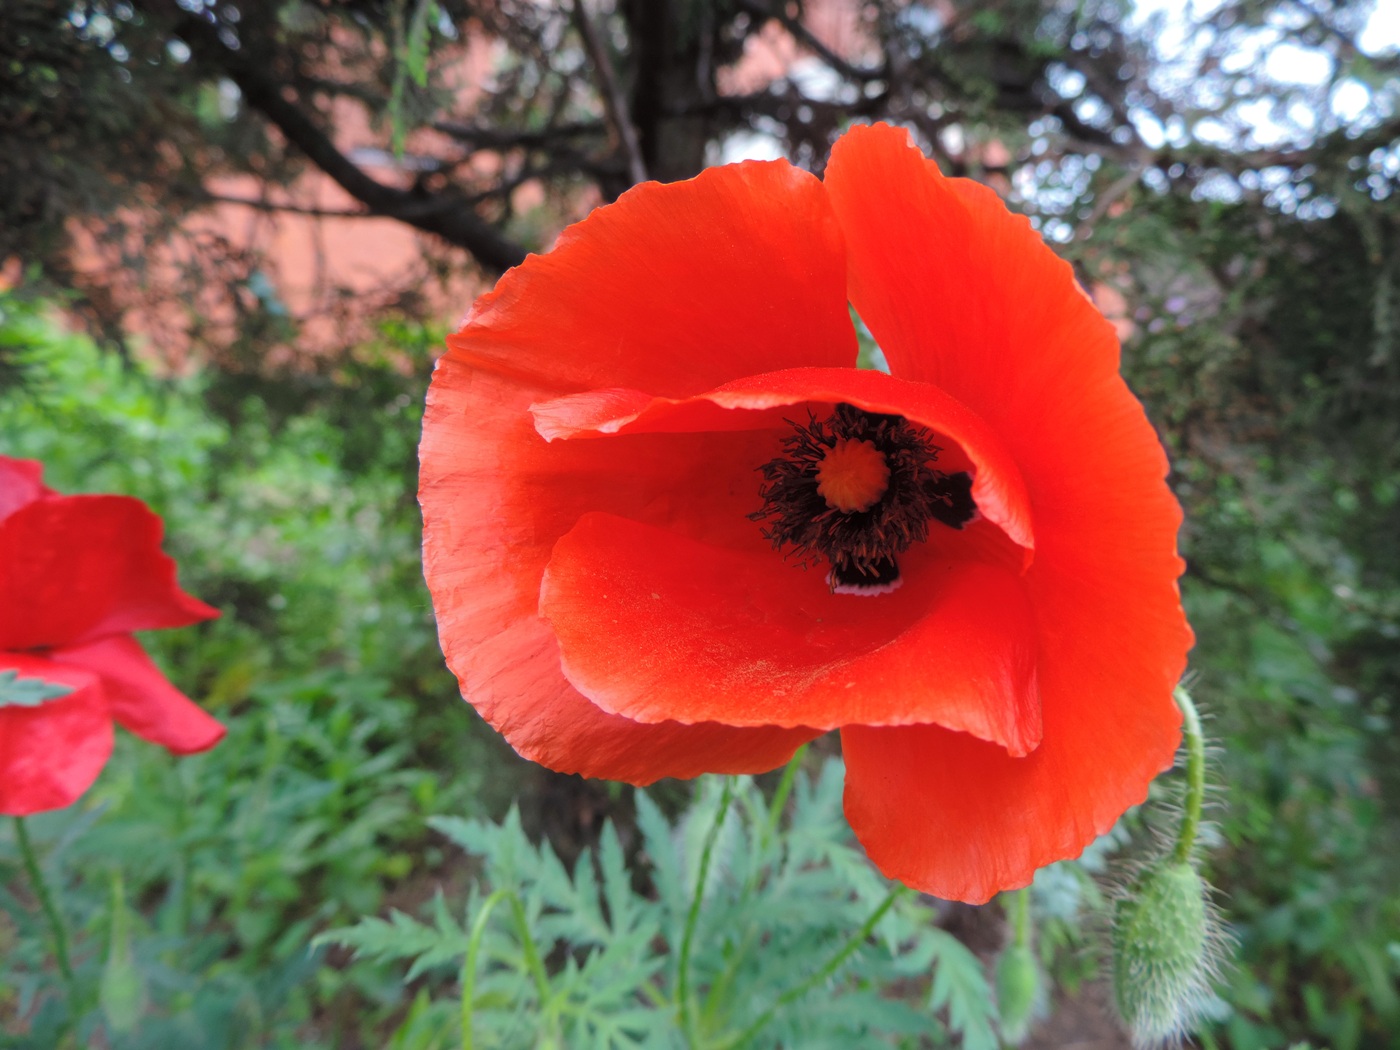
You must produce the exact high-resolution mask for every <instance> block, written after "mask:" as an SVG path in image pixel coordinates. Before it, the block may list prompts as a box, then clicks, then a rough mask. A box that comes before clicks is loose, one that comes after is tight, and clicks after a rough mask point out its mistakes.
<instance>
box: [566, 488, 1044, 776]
mask: <svg viewBox="0 0 1400 1050" xmlns="http://www.w3.org/2000/svg"><path fill="white" fill-rule="evenodd" d="M904 577H905V578H904V584H903V586H901V587H900V588H899V589H898V590H896V591H894V592H893V593H892V594H885V595H879V596H874V597H862V596H855V595H849V594H833V593H832V591H831V588H830V586H829V585H828V584H827V583H826V581H825V580H824V579H823V573H822V572H821V571H820V570H815V571H808V572H803V571H801V570H800V569H799V568H797V567H796V566H794V565H793V564H791V563H790V562H787V561H785V560H784V559H783V558H781V557H780V556H779V555H778V554H777V553H776V552H774V551H772V550H757V551H754V550H746V551H738V550H734V549H732V548H726V547H721V546H715V545H710V544H705V543H702V542H698V541H695V540H690V539H686V538H684V537H681V536H678V535H677V534H675V533H673V532H668V531H666V530H664V529H659V528H656V527H655V526H650V525H642V524H640V523H638V522H634V521H628V520H627V519H625V518H618V517H615V516H613V515H607V514H590V515H586V516H585V517H584V518H583V519H582V520H581V521H580V522H579V523H578V525H577V526H575V528H574V529H573V530H572V531H571V532H570V533H569V534H568V535H567V536H565V537H564V538H563V539H562V540H560V541H559V543H558V544H557V545H556V546H555V548H554V556H553V558H552V559H551V561H550V563H549V570H548V571H547V572H546V574H545V581H544V588H543V590H542V592H541V600H540V611H541V613H542V614H543V615H544V617H545V619H547V620H548V621H549V622H550V624H551V626H552V627H553V628H554V632H555V634H556V636H557V637H558V639H559V649H560V653H561V654H562V657H563V665H564V672H565V674H566V675H567V676H568V678H569V680H570V681H571V682H572V683H573V684H574V685H575V686H577V687H578V688H579V690H580V691H581V692H582V693H583V694H584V695H585V696H587V697H589V698H590V699H591V700H592V701H593V702H594V703H596V704H598V705H599V706H600V707H602V708H604V709H605V710H608V711H612V712H614V713H616V714H621V715H624V716H626V717H628V718H632V719H636V720H638V721H643V722H656V721H662V720H675V721H681V722H722V723H725V724H728V725H736V726H761V725H784V726H814V727H820V728H823V729H832V728H836V727H839V726H842V725H847V724H849V723H851V722H861V723H869V724H874V725H904V724H909V723H915V722H934V723H937V724H940V725H944V726H948V727H949V728H953V729H959V730H963V731H965V732H968V733H972V734H974V735H976V736H979V737H981V738H983V739H986V740H991V741H994V742H996V743H997V744H998V745H1000V746H1002V747H1004V748H1006V749H1008V750H1009V751H1011V752H1012V753H1014V754H1025V753H1026V752H1027V751H1029V750H1031V749H1032V748H1034V747H1035V745H1036V744H1037V743H1038V742H1039V737H1040V712H1039V702H1038V699H1037V696H1036V687H1035V656H1036V653H1035V636H1034V633H1033V631H1032V625H1031V619H1030V611H1029V608H1028V606H1027V603H1026V599H1025V595H1024V592H1023V591H1022V589H1021V585H1020V580H1019V579H1018V577H1017V576H1016V575H1015V573H1014V572H1011V571H1009V570H1008V569H1006V568H1003V567H1000V566H995V565H989V564H986V563H982V562H975V561H959V560H954V559H947V558H941V559H940V558H937V556H936V555H935V556H931V557H926V558H910V559H908V563H907V565H906V568H905V572H904Z"/></svg>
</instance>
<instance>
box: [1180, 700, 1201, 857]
mask: <svg viewBox="0 0 1400 1050" xmlns="http://www.w3.org/2000/svg"><path fill="white" fill-rule="evenodd" d="M1174 695H1175V696H1176V704H1177V706H1178V707H1180V708H1181V714H1182V719H1183V725H1182V727H1181V731H1182V735H1183V736H1184V737H1185V738H1186V805H1185V807H1184V808H1185V811H1186V812H1185V815H1184V816H1183V817H1182V820H1181V830H1180V832H1179V833H1178V834H1177V837H1176V849H1175V850H1174V851H1173V853H1172V859H1173V860H1174V861H1176V862H1177V863H1178V864H1185V863H1186V862H1187V861H1189V860H1190V859H1191V851H1192V850H1193V849H1195V847H1196V832H1197V831H1198V830H1199V829H1200V826H1201V809H1202V808H1203V807H1204V805H1205V794H1206V742H1205V736H1204V735H1203V734H1202V733H1201V717H1200V715H1199V714H1197V713H1196V705H1195V704H1194V703H1192V701H1191V695H1190V694H1189V693H1188V692H1187V691H1186V690H1185V689H1182V688H1179V687H1178V688H1177V690H1176V693H1175V694H1174Z"/></svg>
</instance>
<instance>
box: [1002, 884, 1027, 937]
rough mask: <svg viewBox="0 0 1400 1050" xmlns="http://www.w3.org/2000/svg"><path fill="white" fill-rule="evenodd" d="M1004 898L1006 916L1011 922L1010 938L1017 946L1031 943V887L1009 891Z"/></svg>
mask: <svg viewBox="0 0 1400 1050" xmlns="http://www.w3.org/2000/svg"><path fill="white" fill-rule="evenodd" d="M1002 896H1003V897H1004V898H1006V901H1005V904H1006V917H1007V919H1008V920H1009V921H1010V922H1011V940H1012V943H1013V944H1015V945H1016V946H1017V947H1018V948H1024V947H1028V946H1029V945H1030V943H1031V888H1030V887H1029V886H1026V887H1024V888H1022V889H1019V890H1012V891H1011V892H1010V893H1004V894H1002Z"/></svg>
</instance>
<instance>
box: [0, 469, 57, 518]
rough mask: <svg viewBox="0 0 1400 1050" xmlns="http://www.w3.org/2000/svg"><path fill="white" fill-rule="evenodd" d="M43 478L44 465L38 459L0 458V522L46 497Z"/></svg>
mask: <svg viewBox="0 0 1400 1050" xmlns="http://www.w3.org/2000/svg"><path fill="white" fill-rule="evenodd" d="M43 478H44V465H43V464H42V463H40V462H39V461H38V460H37V459H11V458H10V457H9V456H0V520H3V519H4V518H7V517H9V516H10V515H11V514H13V513H14V512H15V511H17V510H19V509H20V507H23V506H26V505H28V504H30V503H33V502H34V501H35V500H36V499H39V498H40V497H41V496H43V495H45V494H46V493H47V492H48V491H49V490H48V489H47V488H46V487H45V486H44V481H43Z"/></svg>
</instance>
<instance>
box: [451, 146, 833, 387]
mask: <svg viewBox="0 0 1400 1050" xmlns="http://www.w3.org/2000/svg"><path fill="white" fill-rule="evenodd" d="M448 344H449V346H451V347H452V348H453V350H454V352H455V353H457V354H459V355H466V356H467V357H469V358H470V359H471V360H472V362H473V363H474V364H475V365H476V366H477V367H480V368H489V369H492V370H495V371H500V372H508V373H515V374H518V375H521V376H529V377H530V380H529V381H530V382H531V383H532V384H534V385H537V386H539V387H540V388H541V389H552V390H554V391H555V392H564V391H568V390H579V389H589V388H595V387H638V388H642V389H646V390H649V391H651V392H653V393H657V394H666V395H677V394H679V395H684V394H689V393H694V392H696V391H699V390H704V389H706V388H708V387H712V386H715V385H717V384H719V383H722V382H724V381H725V380H726V379H732V378H733V377H734V376H741V375H749V374H751V373H753V372H760V371H766V370H769V369H778V368H788V367H792V366H795V365H833V366H850V365H854V364H855V360H856V342H855V332H854V329H852V327H851V324H850V316H849V314H848V312H847V308H846V265H845V258H844V255H843V252H842V244H841V234H840V231H839V230H838V229H837V226H836V221H835V219H834V218H833V217H832V214H831V208H830V206H829V205H828V203H827V200H826V193H825V191H824V190H823V189H822V186H821V183H819V182H818V181H817V180H816V179H815V178H813V177H812V176H811V175H809V174H807V173H805V172H803V171H800V170H799V169H797V168H794V167H792V166H791V165H790V164H788V163H786V162H785V161H773V162H749V163H744V164H736V165H729V166H726V167H722V168H712V169H710V170H707V171H705V172H703V173H702V174H700V175H699V176H697V177H696V178H694V179H691V180H689V181H687V182H681V183H674V184H669V185H659V184H657V183H646V184H644V185H641V186H638V187H635V188H634V189H631V190H629V191H628V192H627V193H624V194H623V195H622V197H621V198H619V199H618V201H617V202H616V203H615V204H613V205H610V206H609V207H605V208H599V209H598V210H596V211H594V212H593V213H592V214H591V215H589V217H588V218H587V219H585V220H584V221H583V222H580V223H578V224H576V225H574V226H571V227H569V228H568V229H567V230H565V231H564V233H563V234H561V235H560V238H559V243H558V245H557V247H555V249H554V250H553V251H551V252H549V253H548V254H547V255H543V256H532V257H530V258H529V259H528V260H526V262H525V263H524V264H523V265H522V266H518V267H516V268H515V269H513V270H511V271H510V272H509V273H507V274H506V275H505V276H504V277H503V278H501V280H500V282H499V283H498V284H497V285H496V288H495V290H494V291H492V292H490V293H488V294H487V295H485V296H483V297H482V298H481V299H479V300H478V301H477V303H476V305H475V306H474V307H473V308H472V311H471V314H470V316H469V317H468V318H467V323H466V326H465V327H464V328H463V330H462V331H461V332H459V333H458V334H457V335H455V336H452V337H449V339H448Z"/></svg>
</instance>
